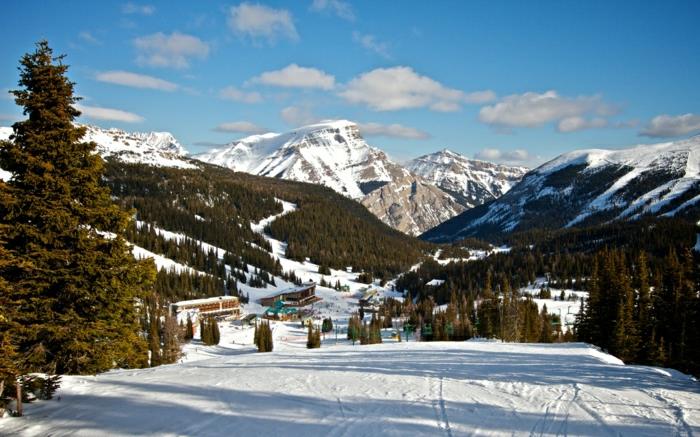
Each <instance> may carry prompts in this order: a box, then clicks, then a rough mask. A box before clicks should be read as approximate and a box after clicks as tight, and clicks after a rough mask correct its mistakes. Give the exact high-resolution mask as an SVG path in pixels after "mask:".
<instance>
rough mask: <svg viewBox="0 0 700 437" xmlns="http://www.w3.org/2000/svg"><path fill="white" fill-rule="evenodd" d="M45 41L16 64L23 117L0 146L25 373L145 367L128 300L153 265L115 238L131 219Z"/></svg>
mask: <svg viewBox="0 0 700 437" xmlns="http://www.w3.org/2000/svg"><path fill="white" fill-rule="evenodd" d="M67 69H68V66H67V65H65V64H63V56H59V57H54V56H53V52H52V50H51V48H50V47H49V45H48V43H47V42H46V41H41V42H39V43H38V44H37V46H36V50H35V51H34V52H33V53H28V54H26V55H24V56H23V57H22V59H21V60H20V68H19V70H20V80H19V87H20V89H18V90H15V91H12V93H13V94H14V96H15V102H16V103H17V104H18V105H20V106H22V107H23V108H24V115H25V116H26V117H27V118H26V120H23V121H20V122H17V123H15V124H14V125H13V131H14V132H13V135H12V136H11V137H10V140H9V141H4V142H2V143H0V168H3V169H4V170H6V171H8V172H10V173H11V175H12V176H11V177H10V179H9V181H7V183H3V184H0V200H1V203H0V232H1V233H2V234H0V244H2V246H3V249H4V250H6V251H7V253H8V256H7V258H6V261H7V262H6V263H3V265H2V266H1V267H0V277H1V278H2V279H3V280H4V281H6V282H7V283H8V284H9V285H10V300H11V301H12V302H15V304H13V305H14V306H15V307H14V311H13V313H14V314H16V317H15V319H14V321H15V322H16V323H18V324H19V325H21V326H22V328H21V329H18V330H16V331H15V332H14V333H13V334H17V335H16V336H13V337H16V341H15V346H16V350H17V353H18V354H19V356H20V357H21V358H20V359H18V362H19V361H21V363H22V367H23V371H45V372H50V373H95V372H100V371H104V370H107V369H110V368H112V367H114V366H115V365H116V366H119V367H136V366H144V365H146V364H147V363H146V357H147V354H146V352H145V350H146V348H145V343H144V341H143V340H142V339H141V337H140V336H139V326H138V314H137V312H136V307H135V305H134V302H135V301H136V300H137V299H140V298H142V297H143V295H144V291H145V290H147V289H149V288H151V287H152V281H153V280H154V279H155V268H154V266H153V263H152V262H150V261H149V262H137V261H135V260H134V258H133V256H132V255H131V253H130V250H129V247H128V245H127V244H126V242H125V240H124V238H123V237H122V236H123V235H124V233H125V230H126V228H127V225H128V224H129V222H130V220H131V216H130V215H129V214H128V213H126V212H124V211H121V210H120V209H119V208H118V207H117V206H116V205H115V204H114V203H113V202H112V200H111V198H110V192H109V190H108V189H107V188H106V187H105V186H103V184H102V180H101V178H102V174H103V161H102V159H101V158H100V157H99V156H98V155H97V154H95V148H96V145H95V143H92V142H82V141H81V138H82V137H83V136H84V134H85V128H84V127H77V126H75V125H74V124H73V121H74V119H75V118H76V117H77V116H79V115H80V112H79V111H78V110H77V109H76V108H75V106H74V105H75V103H76V102H77V100H78V99H77V98H76V97H74V96H73V86H74V84H73V83H72V82H71V81H70V80H69V79H68V78H67V77H66V72H67Z"/></svg>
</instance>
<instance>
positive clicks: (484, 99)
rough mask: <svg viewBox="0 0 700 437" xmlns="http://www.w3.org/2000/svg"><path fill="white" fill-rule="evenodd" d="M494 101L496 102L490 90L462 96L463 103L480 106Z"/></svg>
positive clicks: (494, 94) (494, 95)
mask: <svg viewBox="0 0 700 437" xmlns="http://www.w3.org/2000/svg"><path fill="white" fill-rule="evenodd" d="M494 100H496V93H494V92H493V91H491V90H484V91H474V92H473V93H467V94H466V95H465V96H464V101H465V103H474V104H481V103H488V102H493V101H494Z"/></svg>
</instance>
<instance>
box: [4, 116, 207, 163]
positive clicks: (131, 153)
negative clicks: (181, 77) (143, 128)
mask: <svg viewBox="0 0 700 437" xmlns="http://www.w3.org/2000/svg"><path fill="white" fill-rule="evenodd" d="M85 128H86V132H85V136H84V137H83V141H93V142H95V143H96V144H97V153H99V154H100V155H101V156H102V157H103V158H108V157H113V158H116V159H118V160H120V161H123V162H127V163H141V164H146V165H152V166H157V167H177V168H196V167H197V166H196V165H195V164H193V163H192V162H191V161H190V160H189V159H187V151H185V149H184V148H183V147H182V146H181V145H180V143H178V141H177V140H176V139H175V137H174V136H173V135H172V134H170V133H169V132H143V133H142V132H125V131H123V130H120V129H115V128H112V129H103V128H100V127H97V126H85ZM11 134H12V128H9V127H0V140H6V139H8V138H9V137H10V135H11Z"/></svg>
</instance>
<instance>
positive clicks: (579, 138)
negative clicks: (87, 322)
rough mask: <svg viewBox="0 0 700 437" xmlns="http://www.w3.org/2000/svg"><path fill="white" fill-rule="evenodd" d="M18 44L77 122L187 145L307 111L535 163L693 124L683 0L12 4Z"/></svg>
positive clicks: (430, 147)
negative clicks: (41, 56) (71, 96)
mask: <svg viewBox="0 0 700 437" xmlns="http://www.w3.org/2000/svg"><path fill="white" fill-rule="evenodd" d="M3 9H4V10H5V20H4V24H3V27H2V28H1V29H0V38H1V39H2V41H3V43H2V45H0V59H2V62H1V63H0V91H2V92H1V93H0V125H11V124H12V123H13V122H14V121H16V120H18V119H20V118H21V117H22V113H21V108H18V107H17V106H16V105H15V104H14V101H13V99H12V97H11V96H10V95H9V94H7V92H8V90H11V89H15V88H16V86H17V79H18V71H17V65H18V60H19V59H20V57H21V56H22V55H23V54H24V53H26V52H29V51H32V50H33V49H34V44H35V43H36V42H37V41H39V40H41V39H47V40H48V41H49V44H50V45H51V47H52V48H53V49H54V51H55V53H56V54H61V53H62V54H66V55H67V58H66V61H65V62H66V63H67V64H69V65H70V69H69V73H68V74H69V76H70V78H71V80H73V81H74V82H75V83H76V88H75V89H76V93H77V94H78V95H80V96H81V97H83V100H82V101H81V102H80V107H79V109H80V110H81V111H82V112H83V115H82V116H81V118H80V119H79V121H80V122H83V123H89V124H94V125H98V126H102V127H117V128H120V129H124V130H127V131H152V130H155V131H169V132H172V133H173V134H174V135H175V136H176V138H177V139H178V140H179V141H180V142H181V143H182V144H183V145H184V146H185V148H186V149H187V150H189V151H190V152H191V153H198V152H203V151H205V150H207V149H209V148H212V147H216V146H217V145H222V144H225V143H228V142H230V141H232V140H235V139H238V138H242V137H245V136H248V135H251V134H256V133H261V132H268V131H275V132H281V131H287V130H291V129H293V128H294V127H296V126H300V125H304V124H310V123H314V122H317V121H319V120H324V119H348V120H352V121H355V122H357V123H358V124H359V125H360V129H361V132H362V133H363V135H364V136H365V138H366V139H367V141H368V142H369V143H370V144H371V145H373V146H376V147H379V148H381V149H383V150H385V151H386V152H387V153H388V154H389V155H390V156H391V157H393V158H395V159H397V160H399V161H405V160H407V159H410V158H413V157H416V156H419V155H423V154H427V153H432V152H435V151H437V150H440V149H443V148H449V149H450V150H453V151H455V152H459V153H462V154H464V155H466V156H468V157H471V158H479V159H485V160H490V161H496V162H504V163H510V164H518V165H526V166H535V165H538V164H540V163H542V162H544V161H545V160H547V159H550V158H552V157H554V156H556V155H558V154H560V153H564V152H567V151H570V150H574V149H580V148H619V147H626V146H631V145H635V144H640V143H654V142H664V141H670V140H675V139H680V138H687V137H689V136H692V135H694V134H698V133H700V84H699V81H698V78H700V26H698V23H699V22H700V2H698V1H658V2H652V1H630V2H627V1H622V0H619V1H614V2H610V1H595V0H590V1H567V0H560V1H544V0H543V1H536V2H523V1H512V2H511V1H466V0H464V1H446V0H445V1H436V2H428V1H411V0H404V1H400V2H397V1H369V0H368V1H358V2H351V1H346V0H299V1H289V2H282V1H271V0H269V1H268V0H265V1H263V2H255V1H251V2H236V1H233V2H216V1H197V2H195V1H192V2H184V1H182V2H179V1H147V2H136V1H133V2H130V1H108V0H106V1H94V0H91V1H78V0H73V1H69V2H66V1H53V0H45V1H30V0H23V1H16V0H9V1H6V2H5V3H4V8H3Z"/></svg>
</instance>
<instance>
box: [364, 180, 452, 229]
mask: <svg viewBox="0 0 700 437" xmlns="http://www.w3.org/2000/svg"><path fill="white" fill-rule="evenodd" d="M361 203H362V204H363V205H364V206H365V207H367V209H368V210H369V211H370V212H371V213H373V214H374V215H376V216H377V217H379V219H380V220H381V221H383V222H384V223H386V224H388V225H389V226H391V227H393V228H394V229H398V230H401V231H402V232H404V233H407V234H409V235H419V234H421V233H422V232H423V231H424V230H426V229H430V228H432V227H434V226H435V225H433V223H442V222H444V221H446V220H448V219H450V218H452V217H454V216H455V215H457V214H459V213H460V212H462V211H464V206H462V205H461V204H460V203H459V202H457V200H456V199H454V198H453V197H452V196H450V195H449V194H447V193H445V192H444V191H442V190H440V189H439V188H437V187H436V186H434V185H432V184H430V183H428V182H426V181H424V180H422V179H421V178H419V177H416V176H415V175H412V174H410V173H407V174H405V175H404V176H403V177H400V178H397V179H395V180H392V181H391V182H389V183H387V184H386V185H383V186H381V187H380V188H377V189H376V190H374V191H371V192H370V193H368V194H367V195H366V196H365V197H363V198H362V200H361Z"/></svg>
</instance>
